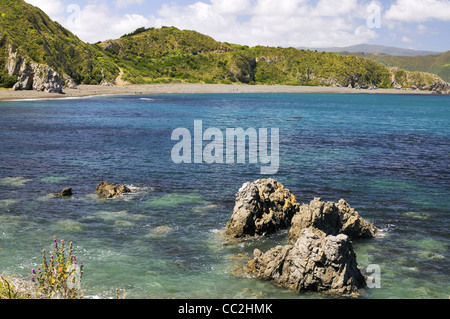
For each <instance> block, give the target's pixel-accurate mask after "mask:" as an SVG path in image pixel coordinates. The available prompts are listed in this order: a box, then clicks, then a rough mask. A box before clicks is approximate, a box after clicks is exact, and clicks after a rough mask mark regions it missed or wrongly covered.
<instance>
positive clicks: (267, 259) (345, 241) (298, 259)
mask: <svg viewBox="0 0 450 319" xmlns="http://www.w3.org/2000/svg"><path fill="white" fill-rule="evenodd" d="M246 271H247V272H248V273H249V274H251V275H253V276H256V277H257V278H259V279H263V280H269V281H273V282H275V283H277V284H279V285H281V286H283V287H287V288H289V289H292V290H295V291H314V292H323V293H329V294H338V295H349V296H357V295H358V294H359V289H361V288H363V287H364V286H365V279H364V276H363V275H362V274H361V272H360V270H359V269H358V265H357V262H356V255H355V253H354V251H353V246H352V244H351V242H350V239H349V237H348V236H346V235H344V234H339V235H338V236H326V235H325V233H323V232H321V231H320V230H317V229H314V228H312V227H311V228H306V229H303V230H302V233H301V235H300V237H299V238H298V240H297V241H296V243H295V244H294V245H287V246H277V247H275V248H273V249H271V250H269V251H268V252H266V253H263V252H261V251H260V250H258V249H256V250H255V251H254V258H253V259H252V260H250V262H249V263H248V265H247V268H246Z"/></svg>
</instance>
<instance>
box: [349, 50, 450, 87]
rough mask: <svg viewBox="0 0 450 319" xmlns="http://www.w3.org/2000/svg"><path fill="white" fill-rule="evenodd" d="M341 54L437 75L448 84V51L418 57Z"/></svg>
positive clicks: (449, 53) (449, 68) (449, 74)
mask: <svg viewBox="0 0 450 319" xmlns="http://www.w3.org/2000/svg"><path fill="white" fill-rule="evenodd" d="M341 54H346V55H356V56H361V57H366V58H369V59H372V60H374V61H376V62H378V63H380V64H381V65H384V66H387V67H399V68H402V69H404V70H407V71H410V72H414V71H420V72H427V73H433V74H436V75H439V76H440V77H441V78H442V79H443V80H444V81H447V82H450V51H447V52H443V53H439V54H427V55H418V56H398V55H389V54H380V53H364V52H360V53H350V52H343V53H341Z"/></svg>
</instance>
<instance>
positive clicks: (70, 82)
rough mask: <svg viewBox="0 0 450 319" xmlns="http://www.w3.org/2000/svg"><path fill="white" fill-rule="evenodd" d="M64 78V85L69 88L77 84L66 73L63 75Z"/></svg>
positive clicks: (75, 86)
mask: <svg viewBox="0 0 450 319" xmlns="http://www.w3.org/2000/svg"><path fill="white" fill-rule="evenodd" d="M63 80H64V86H65V87H66V88H69V89H77V88H78V85H77V84H76V83H75V81H74V80H73V79H72V78H71V77H70V76H68V75H64V76H63Z"/></svg>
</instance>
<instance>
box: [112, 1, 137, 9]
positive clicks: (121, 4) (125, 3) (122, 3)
mask: <svg viewBox="0 0 450 319" xmlns="http://www.w3.org/2000/svg"><path fill="white" fill-rule="evenodd" d="M142 2H144V1H143V0H116V1H114V3H115V5H116V7H118V8H126V7H128V6H130V5H133V4H142Z"/></svg>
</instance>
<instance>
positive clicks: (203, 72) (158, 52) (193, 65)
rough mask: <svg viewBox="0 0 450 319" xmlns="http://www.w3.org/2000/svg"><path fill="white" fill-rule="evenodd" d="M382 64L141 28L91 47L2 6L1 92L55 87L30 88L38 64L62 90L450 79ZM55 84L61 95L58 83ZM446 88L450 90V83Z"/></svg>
mask: <svg viewBox="0 0 450 319" xmlns="http://www.w3.org/2000/svg"><path fill="white" fill-rule="evenodd" d="M17 21H20V22H21V23H17ZM380 62H382V63H378V62H376V61H375V60H374V59H371V58H369V57H361V56H353V55H341V54H334V53H326V52H317V51H310V50H299V49H296V48H282V47H264V46H256V47H248V46H243V45H237V44H231V43H226V42H219V41H216V40H215V39H213V38H211V37H209V36H207V35H204V34H201V33H198V32H196V31H189V30H179V29H177V28H175V27H162V28H145V27H141V28H138V29H136V30H135V31H134V32H131V33H129V34H125V35H123V36H122V37H120V38H119V39H111V40H106V41H103V42H98V43H95V44H89V43H85V42H83V41H81V40H80V39H79V38H78V37H77V36H75V35H74V34H72V33H71V32H70V31H68V30H67V29H65V28H63V27H62V26H61V25H60V24H59V23H57V22H54V21H52V20H51V19H50V18H49V17H48V16H47V15H46V14H45V13H44V12H43V11H41V10H40V9H39V8H37V7H34V6H32V5H30V4H27V3H26V2H25V1H23V0H5V1H2V2H1V4H0V87H6V88H10V87H13V86H14V85H15V83H14V82H15V79H16V80H18V79H20V80H19V81H21V85H20V86H19V87H18V88H17V89H23V88H34V89H40V90H46V89H47V87H49V86H45V85H40V86H37V87H36V86H35V85H31V84H30V83H29V82H30V81H33V80H34V79H33V78H32V77H31V76H30V75H29V74H26V76H25V77H24V76H23V73H24V71H23V70H24V69H26V66H28V65H30V64H32V63H35V64H37V65H38V66H40V67H38V66H36V65H35V66H33V67H31V69H30V68H28V71H27V72H28V73H31V74H32V73H39V74H40V76H41V82H45V81H59V79H58V77H55V76H53V78H52V79H51V80H48V79H46V78H45V74H44V75H42V73H46V72H42V71H37V70H42V69H45V68H43V67H42V65H45V66H48V67H50V68H51V69H52V70H54V71H55V72H57V74H58V75H59V77H60V78H61V82H62V83H61V86H62V85H66V86H69V87H70V86H75V85H76V84H91V85H98V84H103V85H113V84H116V83H118V82H119V80H120V81H123V82H126V83H131V84H152V83H221V84H231V83H244V84H271V85H276V84H278V85H304V86H338V87H340V86H341V87H352V88H360V89H376V88H398V87H399V86H401V88H403V89H405V88H416V89H430V88H431V89H433V88H434V87H435V85H434V84H435V83H436V82H438V81H442V80H440V79H439V78H438V77H437V76H429V75H427V76H426V75H425V74H423V73H418V74H416V75H415V76H413V77H411V76H409V77H408V78H409V81H396V80H395V77H393V76H394V75H393V73H392V69H391V66H393V65H397V66H400V65H398V64H400V63H397V61H394V62H392V63H388V62H385V61H380ZM383 64H384V65H383ZM446 65H448V63H447V64H446ZM407 67H408V66H407V65H405V68H406V69H407V70H409V69H411V68H407ZM425 69H426V70H425ZM447 69H448V67H446V66H445V65H443V66H439V67H438V66H436V67H433V68H431V67H430V68H425V67H424V68H423V69H421V70H417V71H427V72H440V73H441V74H444V75H445V74H446V72H447V71H448V70H447ZM446 70H447V71H446ZM405 72H407V71H405ZM25 73H26V72H25ZM408 73H409V72H408ZM21 77H22V78H21ZM415 79H417V80H418V82H420V84H418V83H416V82H414V80H415ZM123 82H121V83H123ZM400 83H402V85H401V84H400ZM50 87H52V88H54V91H60V89H59V87H58V86H56V87H55V86H54V85H50ZM439 88H440V90H442V89H443V91H446V87H445V86H442V85H440V86H439Z"/></svg>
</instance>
